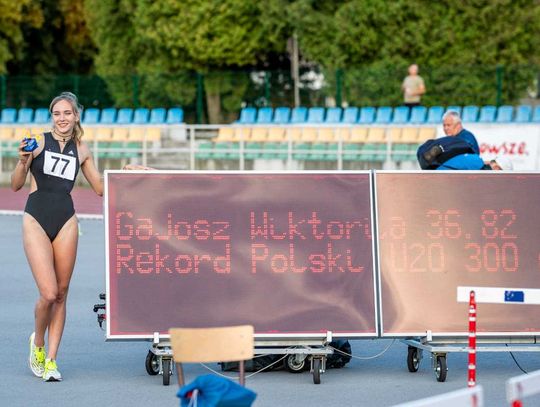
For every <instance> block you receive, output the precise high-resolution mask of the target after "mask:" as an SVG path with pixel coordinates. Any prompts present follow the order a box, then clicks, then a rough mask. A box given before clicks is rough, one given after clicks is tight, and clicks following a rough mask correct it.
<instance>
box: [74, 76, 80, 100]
mask: <svg viewBox="0 0 540 407" xmlns="http://www.w3.org/2000/svg"><path fill="white" fill-rule="evenodd" d="M79 83H80V80H79V75H73V93H75V94H76V95H77V96H79Z"/></svg>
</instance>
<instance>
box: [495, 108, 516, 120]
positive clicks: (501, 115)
mask: <svg viewBox="0 0 540 407" xmlns="http://www.w3.org/2000/svg"><path fill="white" fill-rule="evenodd" d="M513 115H514V106H510V105H504V106H499V108H498V109H497V119H496V121H497V123H507V122H511V121H512V119H513Z"/></svg>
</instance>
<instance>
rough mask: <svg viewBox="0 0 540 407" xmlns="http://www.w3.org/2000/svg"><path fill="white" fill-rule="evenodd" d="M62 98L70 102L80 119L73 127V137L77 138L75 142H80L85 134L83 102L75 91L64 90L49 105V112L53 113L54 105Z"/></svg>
mask: <svg viewBox="0 0 540 407" xmlns="http://www.w3.org/2000/svg"><path fill="white" fill-rule="evenodd" d="M61 100H65V101H66V102H68V103H69V104H70V105H71V108H72V109H73V113H75V114H76V115H77V116H78V117H79V120H77V122H76V123H75V126H74V127H73V137H74V138H75V142H76V143H77V144H79V142H80V141H81V138H82V136H83V135H84V130H83V128H82V126H81V116H82V111H83V107H82V105H81V104H79V101H78V100H77V96H75V94H74V93H71V92H62V93H60V94H59V95H58V96H56V97H55V98H54V99H53V100H52V102H51V105H50V106H49V113H51V115H52V111H53V108H54V106H55V105H56V104H57V103H58V102H60V101H61Z"/></svg>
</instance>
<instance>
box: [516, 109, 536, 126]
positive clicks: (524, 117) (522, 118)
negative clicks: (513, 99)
mask: <svg viewBox="0 0 540 407" xmlns="http://www.w3.org/2000/svg"><path fill="white" fill-rule="evenodd" d="M531 116H532V108H531V106H530V105H520V106H518V107H517V109H516V119H515V120H516V122H517V123H528V122H530V121H531Z"/></svg>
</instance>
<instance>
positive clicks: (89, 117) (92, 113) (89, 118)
mask: <svg viewBox="0 0 540 407" xmlns="http://www.w3.org/2000/svg"><path fill="white" fill-rule="evenodd" d="M83 113H84V115H83V123H85V124H97V123H98V122H99V109H98V108H96V107H89V108H88V109H85V110H84V112H83ZM36 115H37V112H36Z"/></svg>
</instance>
